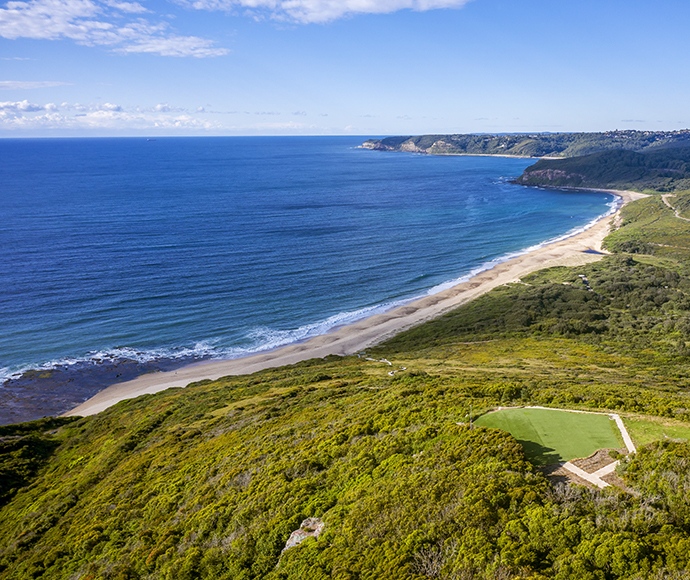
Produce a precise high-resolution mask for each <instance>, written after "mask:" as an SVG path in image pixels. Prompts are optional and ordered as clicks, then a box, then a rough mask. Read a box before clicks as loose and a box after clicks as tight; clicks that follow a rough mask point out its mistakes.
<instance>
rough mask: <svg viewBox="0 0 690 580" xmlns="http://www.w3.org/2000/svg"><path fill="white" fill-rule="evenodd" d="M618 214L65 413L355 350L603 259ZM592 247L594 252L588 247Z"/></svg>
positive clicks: (124, 386)
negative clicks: (372, 306) (341, 321)
mask: <svg viewBox="0 0 690 580" xmlns="http://www.w3.org/2000/svg"><path fill="white" fill-rule="evenodd" d="M603 191H606V192H607V193H612V194H614V195H617V196H618V197H620V198H621V200H622V205H625V204H626V203H629V202H631V201H633V200H636V199H639V198H642V197H645V195H644V194H641V193H636V192H629V191H612V190H603ZM621 207H622V206H621ZM619 211H620V210H619ZM615 217H616V216H615V215H614V216H606V217H605V218H602V219H600V220H599V221H597V222H595V223H594V224H593V225H592V226H591V227H590V228H588V229H587V230H586V231H584V232H582V233H579V234H576V235H574V236H571V237H569V238H567V239H565V240H562V241H559V242H555V243H552V244H549V245H547V246H544V247H541V248H538V249H536V250H533V251H531V252H529V253H526V254H523V255H521V256H518V257H516V258H513V259H511V260H508V261H506V262H503V263H501V264H498V265H496V266H495V267H493V268H492V269H490V270H486V271H484V272H481V273H479V274H477V275H476V276H474V277H473V278H471V279H470V280H469V281H467V282H463V283H461V284H458V285H456V286H454V287H452V288H449V289H448V290H444V291H442V292H439V293H437V294H433V295H431V296H426V297H424V298H420V299H418V300H415V301H414V302H410V303H409V304H406V305H403V306H400V307H398V308H395V309H394V310H391V311H389V312H386V313H383V314H377V315H375V316H372V317H370V318H366V319H364V320H360V321H358V322H356V323H354V324H351V325H348V326H344V327H342V328H339V329H337V330H334V331H333V332H329V333H327V334H324V335H321V336H316V337H314V338H312V339H310V340H308V341H306V342H303V343H301V344H295V345H291V346H286V347H283V348H280V349H277V350H274V351H269V352H264V353H259V354H256V355H252V356H249V357H245V358H239V359H234V360H227V361H214V362H208V363H203V364H198V365H194V366H189V367H186V368H182V369H179V370H177V371H172V372H165V373H153V374H147V375H143V376H141V377H138V378H136V379H134V380H132V381H128V382H124V383H118V384H114V385H112V386H110V387H108V388H106V389H104V390H102V391H100V392H99V393H98V394H96V395H95V396H93V397H92V398H90V399H89V400H87V401H86V402H84V403H82V404H81V405H79V406H78V407H76V408H74V409H72V410H71V411H69V412H67V413H65V415H64V416H72V415H81V416H86V415H93V414H96V413H99V412H100V411H103V410H104V409H107V408H108V407H110V406H112V405H114V404H116V403H118V402H119V401H122V400H125V399H131V398H133V397H137V396H139V395H144V394H152V393H157V392H159V391H163V390H165V389H168V388H171V387H185V386H187V385H188V384H190V383H192V382H196V381H201V380H204V379H211V380H215V379H218V378H220V377H223V376H227V375H243V374H251V373H254V372H257V371H260V370H263V369H266V368H271V367H279V366H283V365H289V364H294V363H297V362H300V361H304V360H308V359H312V358H323V357H326V356H328V355H331V354H334V355H351V354H356V353H358V352H361V351H363V350H365V349H367V348H369V347H371V346H372V345H375V344H377V343H379V342H382V341H383V340H385V339H387V338H389V337H391V336H393V335H395V334H397V333H399V332H401V331H403V330H406V329H408V328H411V327H413V326H417V325H419V324H421V323H423V322H426V321H428V320H431V319H432V318H436V317H438V316H440V315H441V314H444V313H445V312H447V311H449V310H451V309H453V308H455V307H457V306H460V305H461V304H465V303H467V302H469V301H470V300H472V299H474V298H476V297H477V296H480V295H482V294H484V293H486V292H488V291H490V290H492V289H493V288H496V287H497V286H501V285H503V284H507V283H510V282H515V281H517V280H519V279H520V278H522V277H523V276H526V275H527V274H529V273H531V272H534V271H536V270H540V269H543V268H548V267H552V266H577V265H580V264H585V263H588V262H593V261H596V260H599V259H600V258H601V256H602V254H596V253H591V250H595V251H596V252H601V251H602V250H601V244H602V241H603V240H604V238H605V237H606V235H607V234H608V232H609V230H610V224H611V221H612V220H613V219H615ZM588 250H590V252H587V251H588Z"/></svg>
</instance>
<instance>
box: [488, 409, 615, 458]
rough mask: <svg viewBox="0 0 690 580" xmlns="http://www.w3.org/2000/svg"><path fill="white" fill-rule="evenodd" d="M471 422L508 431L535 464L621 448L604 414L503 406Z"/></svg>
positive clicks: (612, 423) (613, 428) (611, 422)
mask: <svg viewBox="0 0 690 580" xmlns="http://www.w3.org/2000/svg"><path fill="white" fill-rule="evenodd" d="M475 424H476V425H481V426H483V427H491V428H493V429H503V430H504V431H508V432H509V433H510V434H511V435H512V436H513V437H515V439H517V440H518V441H519V442H520V443H521V444H522V446H523V448H524V449H525V454H526V455H527V457H528V459H529V460H530V461H531V462H532V463H534V464H536V465H549V464H551V463H558V462H561V461H569V460H571V459H575V458H576V457H587V456H588V455H591V454H592V453H594V452H595V451H596V450H597V449H619V448H622V447H625V445H624V443H623V439H622V437H621V435H620V431H619V430H618V427H616V423H615V421H613V420H611V419H609V418H608V416H606V415H590V414H585V413H568V412H567V411H552V410H545V409H504V410H502V411H495V412H493V413H488V414H486V415H482V416H481V417H479V419H477V420H476V421H475Z"/></svg>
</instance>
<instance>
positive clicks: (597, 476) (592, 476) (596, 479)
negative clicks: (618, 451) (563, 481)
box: [563, 461, 618, 489]
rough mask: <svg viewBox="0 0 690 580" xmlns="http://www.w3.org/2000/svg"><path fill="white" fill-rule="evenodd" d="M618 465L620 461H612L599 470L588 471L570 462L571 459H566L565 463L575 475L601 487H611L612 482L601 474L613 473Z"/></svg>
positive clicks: (565, 466) (564, 465) (566, 467)
mask: <svg viewBox="0 0 690 580" xmlns="http://www.w3.org/2000/svg"><path fill="white" fill-rule="evenodd" d="M616 465H618V461H615V462H614V463H611V464H609V465H607V466H606V467H603V468H601V469H600V470H599V471H596V472H595V473H587V472H586V471H585V470H584V469H580V468H579V467H578V466H577V465H573V464H572V463H570V461H566V462H565V463H564V464H563V467H564V468H565V469H567V470H568V471H570V473H574V474H575V475H577V476H578V477H581V478H582V479H584V480H585V481H589V483H591V484H593V485H596V486H597V487H599V488H601V489H604V488H605V487H610V484H608V483H606V482H605V481H604V480H603V479H601V476H603V475H606V474H607V473H611V472H612V471H613V470H614V469H616Z"/></svg>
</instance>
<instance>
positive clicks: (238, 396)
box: [0, 205, 690, 580]
mask: <svg viewBox="0 0 690 580" xmlns="http://www.w3.org/2000/svg"><path fill="white" fill-rule="evenodd" d="M635 207H636V206H635V205H631V206H629V208H628V209H627V210H626V212H627V213H626V216H627V217H626V225H625V226H624V227H623V228H622V230H621V231H619V232H617V233H616V234H615V236H614V238H613V240H614V241H613V242H611V243H614V244H615V243H618V242H617V241H616V240H618V241H620V240H621V239H625V237H626V236H632V235H633V234H635V232H637V233H639V232H640V231H642V232H644V231H647V232H650V234H649V236H648V237H646V238H645V237H643V238H640V241H641V242H642V243H644V244H649V245H650V247H654V248H657V247H658V248H662V246H653V244H659V243H660V241H659V240H660V239H662V238H659V237H655V236H665V237H664V238H663V240H667V239H669V236H671V237H674V239H676V238H678V239H680V238H681V237H682V236H684V235H685V229H684V228H685V227H686V226H685V225H684V222H680V221H679V220H675V219H673V220H670V221H668V225H667V226H666V227H664V228H660V229H659V230H655V229H653V228H650V227H648V225H644V226H641V225H640V224H641V223H643V221H644V220H645V219H646V215H645V214H642V213H636V211H637V210H636V209H635ZM638 207H639V206H638ZM654 211H655V212H657V213H658V218H659V220H667V217H668V216H667V215H666V214H664V211H668V212H670V210H664V208H663V207H660V206H659V207H657V206H654ZM631 232H632V233H631ZM635 235H637V234H635ZM616 236H617V238H616ZM645 247H647V246H645ZM634 257H635V259H636V260H633V259H632V258H630V257H625V256H624V257H614V258H607V259H605V260H603V261H602V262H599V263H596V264H590V265H588V266H583V267H581V268H577V269H573V270H568V269H565V268H557V269H553V270H548V271H543V272H539V273H536V274H533V275H532V276H530V277H528V278H526V279H525V280H524V281H523V282H524V284H516V285H511V286H507V287H504V288H501V289H498V290H497V291H495V292H492V293H490V294H489V295H486V296H484V297H482V298H481V299H479V300H477V301H475V302H473V303H472V304H470V305H467V306H465V307H463V308H461V309H459V310H458V311H456V312H454V313H451V314H449V315H447V316H445V317H443V318H441V319H439V320H437V321H435V322H432V323H429V324H427V325H424V326H422V327H419V328H417V329H413V330H411V331H409V332H407V333H404V334H402V335H399V336H398V337H396V338H395V339H393V340H391V341H389V342H388V343H387V344H384V345H381V346H380V347H379V348H377V349H374V350H372V352H371V353H370V354H372V355H376V356H386V358H388V359H389V360H391V361H393V363H394V364H395V365H396V366H397V365H400V366H406V367H407V368H408V370H407V371H405V372H401V373H398V374H396V375H395V376H394V377H390V376H389V375H388V374H387V372H388V370H389V367H388V366H387V365H384V364H381V363H374V362H370V361H365V360H363V359H359V358H356V357H346V358H337V357H332V358H329V359H327V360H315V361H308V362H305V363H302V364H299V365H295V366H293V367H285V368H281V369H272V370H267V371H263V372H261V373H257V374H255V375H252V376H248V377H228V378H225V379H221V380H219V381H215V382H207V383H203V384H198V385H195V386H191V387H188V388H187V389H184V390H181V389H173V390H170V391H167V392H163V393H160V394H157V395H153V396H145V397H141V398H138V399H135V400H132V401H126V402H123V403H121V404H119V405H116V406H115V407H113V408H111V409H109V410H107V411H106V412H104V413H102V414H100V415H98V416H95V417H89V418H85V419H79V420H76V421H73V422H69V423H68V424H66V425H63V426H59V425H51V426H50V427H48V426H46V425H45V424H36V425H34V426H29V427H26V426H25V427H24V428H23V431H11V430H10V431H7V432H3V433H0V436H2V437H3V440H2V441H0V443H2V445H3V446H5V447H3V450H4V451H7V452H6V453H4V454H2V455H1V456H0V457H1V458H2V462H3V463H2V465H0V469H2V470H3V476H5V475H9V476H13V477H14V479H12V478H11V477H3V478H2V479H0V484H2V485H4V488H3V489H2V491H3V494H2V496H1V497H2V500H3V502H4V503H5V505H4V506H3V507H1V508H0V522H1V525H0V578H20V579H22V580H23V579H25V578H38V577H46V578H66V579H67V578H70V579H71V578H80V579H81V578H83V579H87V578H94V579H95V578H118V579H128V578H131V579H134V578H151V579H153V578H155V579H159V578H161V579H165V578H171V579H172V578H175V579H176V580H177V579H182V580H185V579H196V578H214V579H218V578H221V579H222V578H233V579H245V578H246V579H249V578H276V579H278V578H280V579H288V578H295V579H297V578H305V577H310V578H343V579H346V578H347V579H359V578H362V579H363V578H392V579H396V578H416V579H418V580H421V579H422V578H428V577H432V578H433V577H447V578H473V577H474V578H496V577H502V578H518V577H522V578H528V577H529V578H534V579H537V578H557V579H559V580H561V579H563V580H564V579H566V578H575V577H577V578H585V579H592V580H594V579H600V578H606V579H608V578H654V577H655V574H657V572H659V574H662V572H663V571H664V570H665V571H668V572H669V573H670V572H672V571H673V570H677V569H684V568H687V567H688V566H689V565H690V558H689V556H688V554H690V498H688V497H687V494H685V495H684V494H683V493H680V494H679V493H678V490H679V489H680V490H682V489H684V487H683V486H684V485H688V486H690V481H689V476H688V473H687V468H686V457H688V456H690V447H688V446H687V445H682V444H676V443H673V442H668V441H667V442H665V443H663V445H656V446H653V447H652V448H650V450H649V451H648V452H646V451H645V452H644V453H640V454H639V457H638V458H636V459H634V460H633V461H632V462H631V463H630V464H629V465H627V466H626V467H627V469H628V473H629V476H628V482H629V483H630V485H633V486H637V488H638V490H639V491H640V494H641V495H639V496H634V497H633V496H619V495H617V492H616V491H615V490H609V491H605V492H599V491H593V492H583V491H577V490H572V491H567V490H560V491H559V490H556V491H550V490H549V486H548V484H547V483H546V481H545V480H544V479H543V478H542V477H541V476H540V475H539V474H537V473H535V472H534V470H533V468H532V467H531V465H530V464H529V463H528V462H527V461H525V457H524V455H523V452H522V449H521V447H520V446H519V445H518V444H517V442H516V441H515V440H514V439H513V438H512V437H510V436H509V435H508V434H507V433H503V432H500V431H497V430H491V429H483V428H480V429H474V430H472V431H470V430H469V429H467V428H466V427H462V426H458V425H456V423H458V422H461V421H463V418H464V417H465V415H466V414H467V413H468V412H469V409H470V405H472V406H473V409H474V410H475V411H477V410H478V411H481V410H483V409H488V408H491V407H493V406H496V405H499V404H504V405H515V404H521V403H531V404H541V405H553V406H559V407H563V406H569V407H574V408H582V409H602V410H604V409H606V410H616V411H618V412H622V413H625V412H630V413H637V414H638V415H639V414H646V415H654V416H657V417H660V418H664V419H669V420H670V419H673V420H675V421H677V422H678V421H680V422H681V423H680V424H685V425H687V423H682V422H684V421H685V422H686V421H688V419H690V414H689V413H690V410H689V409H690V404H689V402H688V391H687V385H688V378H689V377H690V349H688V343H689V342H690V278H688V275H687V266H686V264H687V263H688V258H687V253H685V252H684V250H683V249H678V248H676V249H673V251H669V252H666V251H665V250H664V253H663V254H662V255H661V256H659V255H654V256H648V255H640V254H636V255H635V256H634ZM578 274H586V275H587V277H588V279H589V282H590V284H591V286H592V288H593V290H594V292H588V291H587V290H586V288H585V287H584V286H583V284H582V282H581V280H580V278H579V276H578ZM26 438H32V439H30V441H29V443H31V444H30V445H22V444H21V442H22V441H24V442H26V441H27V439H26ZM650 473H655V476H654V478H652V479H650V478H649V477H648V476H647V475H648V474H650ZM10 480H11V481H14V482H17V481H18V482H19V483H12V484H11V485H10V484H7V483H6V482H8V481H10ZM312 516H314V517H321V518H323V520H324V522H326V532H325V533H324V535H323V536H322V537H321V538H319V539H318V540H307V541H306V542H305V543H304V544H303V545H301V546H300V547H298V548H293V549H291V550H289V551H288V552H286V553H285V554H284V555H283V557H282V558H280V553H281V549H282V547H283V546H284V544H285V541H286V540H287V538H288V536H289V535H290V532H291V531H292V530H294V529H296V528H297V527H298V526H299V522H300V521H301V520H302V519H304V518H306V517H312ZM279 559H280V563H279ZM657 577H658V578H662V577H663V576H662V575H659V576H657Z"/></svg>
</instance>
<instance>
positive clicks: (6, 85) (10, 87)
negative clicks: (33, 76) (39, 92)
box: [0, 81, 71, 91]
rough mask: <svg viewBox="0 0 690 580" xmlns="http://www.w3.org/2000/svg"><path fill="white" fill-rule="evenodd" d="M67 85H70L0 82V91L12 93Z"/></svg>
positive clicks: (57, 82) (40, 82)
mask: <svg viewBox="0 0 690 580" xmlns="http://www.w3.org/2000/svg"><path fill="white" fill-rule="evenodd" d="M69 84H71V83H63V82H59V81H0V90H3V91H14V90H27V89H46V88H50V87H60V86H63V85H69Z"/></svg>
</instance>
